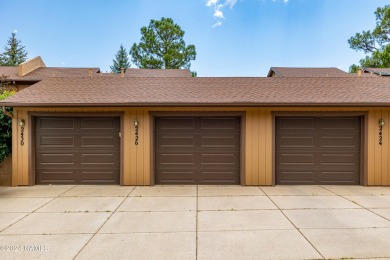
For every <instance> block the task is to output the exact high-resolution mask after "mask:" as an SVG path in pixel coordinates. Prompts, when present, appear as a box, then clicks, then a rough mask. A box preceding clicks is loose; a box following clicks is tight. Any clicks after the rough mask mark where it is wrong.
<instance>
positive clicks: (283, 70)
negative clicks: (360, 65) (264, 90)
mask: <svg viewBox="0 0 390 260" xmlns="http://www.w3.org/2000/svg"><path fill="white" fill-rule="evenodd" d="M273 75H274V76H275V77H282V78H289V77H306V78H307V77H352V76H353V75H351V74H349V73H346V72H345V71H342V70H340V69H338V68H289V67H271V68H270V70H269V72H268V75H267V77H271V76H273Z"/></svg>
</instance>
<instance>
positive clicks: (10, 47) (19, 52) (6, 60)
mask: <svg viewBox="0 0 390 260" xmlns="http://www.w3.org/2000/svg"><path fill="white" fill-rule="evenodd" d="M15 36H16V33H12V34H11V37H10V38H9V39H8V41H7V45H6V46H4V52H3V53H1V54H0V65H1V66H18V65H19V64H20V63H23V62H25V61H26V60H27V51H26V50H25V46H22V45H21V42H20V40H18V39H16V37H15Z"/></svg>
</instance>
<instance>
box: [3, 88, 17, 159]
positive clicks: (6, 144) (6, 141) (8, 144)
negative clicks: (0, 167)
mask: <svg viewBox="0 0 390 260" xmlns="http://www.w3.org/2000/svg"><path fill="white" fill-rule="evenodd" d="M14 93H15V92H14V91H7V90H4V91H3V92H1V93H0V100H3V99H5V98H6V97H9V96H12V95H13V94H14ZM6 109H7V111H9V112H11V111H12V109H11V108H6ZM11 152H12V119H11V118H10V117H8V116H7V115H5V114H4V113H3V110H0V163H1V162H2V161H3V160H4V159H5V158H6V157H7V156H8V155H10V154H11Z"/></svg>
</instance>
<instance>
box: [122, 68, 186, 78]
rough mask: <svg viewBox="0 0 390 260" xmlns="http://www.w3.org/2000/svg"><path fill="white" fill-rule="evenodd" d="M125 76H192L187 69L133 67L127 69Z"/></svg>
mask: <svg viewBox="0 0 390 260" xmlns="http://www.w3.org/2000/svg"><path fill="white" fill-rule="evenodd" d="M125 76H126V77H127V76H130V77H192V75H191V72H190V71H189V70H187V69H132V68H129V69H127V70H126V73H125Z"/></svg>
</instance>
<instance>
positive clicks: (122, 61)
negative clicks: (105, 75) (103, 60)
mask: <svg viewBox="0 0 390 260" xmlns="http://www.w3.org/2000/svg"><path fill="white" fill-rule="evenodd" d="M112 62H113V64H112V66H110V69H111V72H113V73H120V72H121V68H123V69H125V72H126V69H127V68H130V61H129V58H128V56H127V50H126V48H124V47H123V45H122V44H121V46H120V47H119V50H118V52H117V53H116V55H115V59H113V60H112Z"/></svg>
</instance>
